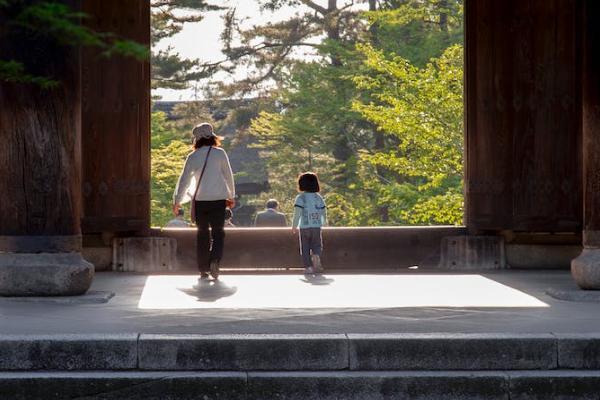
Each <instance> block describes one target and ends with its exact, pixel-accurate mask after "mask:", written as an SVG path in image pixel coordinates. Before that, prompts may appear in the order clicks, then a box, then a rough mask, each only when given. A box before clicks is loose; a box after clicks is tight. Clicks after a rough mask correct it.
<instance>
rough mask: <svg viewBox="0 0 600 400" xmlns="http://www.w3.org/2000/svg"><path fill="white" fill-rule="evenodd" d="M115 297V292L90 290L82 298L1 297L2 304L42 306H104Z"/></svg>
mask: <svg viewBox="0 0 600 400" xmlns="http://www.w3.org/2000/svg"><path fill="white" fill-rule="evenodd" d="M114 296H115V294H114V292H108V291H97V290H89V291H87V292H86V293H85V294H82V295H80V296H50V297H33V296H25V297H0V304H1V303H40V304H103V303H108V301H109V300H110V299H112V298H113V297H114Z"/></svg>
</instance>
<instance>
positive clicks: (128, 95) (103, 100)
mask: <svg viewBox="0 0 600 400" xmlns="http://www.w3.org/2000/svg"><path fill="white" fill-rule="evenodd" d="M83 4H84V5H83V8H84V12H86V13H88V14H89V15H91V16H92V18H91V19H90V20H89V21H88V24H89V25H90V26H91V27H93V28H94V29H97V30H100V31H106V32H115V33H117V34H118V35H119V36H121V37H123V38H127V39H132V40H136V41H138V42H140V43H144V44H149V43H150V2H149V1H148V0H127V1H123V0H86V1H84V2H83ZM82 98H83V100H82V101H83V108H82V142H83V147H82V152H83V186H82V192H83V218H82V229H83V232H84V233H91V232H103V231H108V232H118V231H136V232H143V231H144V230H147V229H148V227H149V225H150V220H149V219H150V66H149V62H140V61H137V60H135V59H132V58H120V57H111V58H105V57H102V56H101V55H99V54H98V52H97V51H94V50H85V51H84V52H83V58H82Z"/></svg>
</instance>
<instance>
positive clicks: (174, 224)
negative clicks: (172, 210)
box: [165, 208, 190, 228]
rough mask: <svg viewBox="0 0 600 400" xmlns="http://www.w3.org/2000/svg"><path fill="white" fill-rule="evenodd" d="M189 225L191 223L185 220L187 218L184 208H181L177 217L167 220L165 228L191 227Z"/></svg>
mask: <svg viewBox="0 0 600 400" xmlns="http://www.w3.org/2000/svg"><path fill="white" fill-rule="evenodd" d="M189 227H190V224H188V223H187V222H185V219H183V208H180V209H179V210H178V211H177V216H176V217H175V218H173V219H172V220H170V221H169V222H167V224H166V225H165V228H189Z"/></svg>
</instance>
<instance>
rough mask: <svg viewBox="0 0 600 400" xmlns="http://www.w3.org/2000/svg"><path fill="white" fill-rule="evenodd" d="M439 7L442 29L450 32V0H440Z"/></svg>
mask: <svg viewBox="0 0 600 400" xmlns="http://www.w3.org/2000/svg"><path fill="white" fill-rule="evenodd" d="M438 7H439V9H440V30H441V31H442V32H448V0H439V1H438Z"/></svg>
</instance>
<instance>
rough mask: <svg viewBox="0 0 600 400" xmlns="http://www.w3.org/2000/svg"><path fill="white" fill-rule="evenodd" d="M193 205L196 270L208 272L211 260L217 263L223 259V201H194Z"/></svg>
mask: <svg viewBox="0 0 600 400" xmlns="http://www.w3.org/2000/svg"><path fill="white" fill-rule="evenodd" d="M194 203H195V204H194V205H195V207H196V226H197V227H198V236H197V240H196V245H197V261H198V270H200V272H208V271H209V270H210V262H211V261H213V260H214V261H217V262H219V261H221V257H223V244H224V242H225V230H224V229H223V225H224V224H225V200H215V201H195V202H194ZM209 227H210V230H209ZM211 236H212V238H211Z"/></svg>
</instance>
